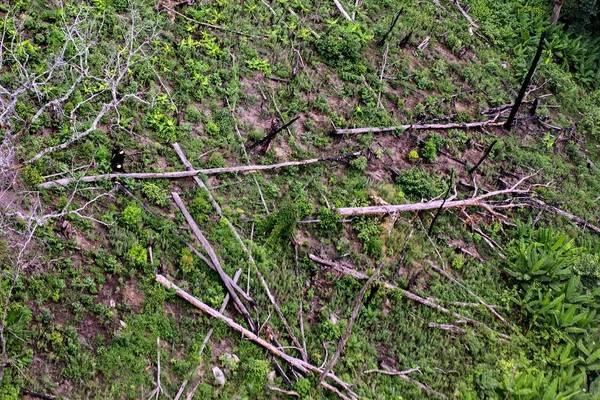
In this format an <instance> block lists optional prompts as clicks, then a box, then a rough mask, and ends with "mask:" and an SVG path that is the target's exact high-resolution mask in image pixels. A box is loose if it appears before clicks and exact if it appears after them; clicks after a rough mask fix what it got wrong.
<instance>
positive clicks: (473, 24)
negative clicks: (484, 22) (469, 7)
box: [449, 0, 480, 29]
mask: <svg viewBox="0 0 600 400" xmlns="http://www.w3.org/2000/svg"><path fill="white" fill-rule="evenodd" d="M449 1H450V3H453V4H454V5H455V6H456V8H457V9H458V11H459V12H460V13H461V14H462V15H463V17H465V19H466V20H467V21H468V22H469V24H470V25H471V26H472V27H473V28H475V29H479V28H480V26H479V25H477V24H476V23H475V21H473V18H471V16H470V15H469V14H467V12H466V11H465V9H464V8H462V6H461V5H460V2H459V1H458V0H449Z"/></svg>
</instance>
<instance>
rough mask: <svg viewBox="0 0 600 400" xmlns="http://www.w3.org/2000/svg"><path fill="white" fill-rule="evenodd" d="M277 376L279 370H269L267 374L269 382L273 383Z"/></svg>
mask: <svg viewBox="0 0 600 400" xmlns="http://www.w3.org/2000/svg"><path fill="white" fill-rule="evenodd" d="M276 377H277V372H275V371H271V372H269V374H268V375H267V379H268V380H269V382H271V383H273V382H275V378H276Z"/></svg>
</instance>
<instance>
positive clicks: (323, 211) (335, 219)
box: [319, 207, 342, 233]
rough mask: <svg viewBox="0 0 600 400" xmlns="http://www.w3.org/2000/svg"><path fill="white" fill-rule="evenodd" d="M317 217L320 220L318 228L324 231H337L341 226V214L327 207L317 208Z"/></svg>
mask: <svg viewBox="0 0 600 400" xmlns="http://www.w3.org/2000/svg"><path fill="white" fill-rule="evenodd" d="M319 219H320V220H321V222H319V228H320V229H321V231H323V232H324V233H334V232H339V231H340V229H341V228H342V225H341V221H342V217H341V215H340V214H338V213H336V212H335V211H333V210H331V209H329V208H327V207H321V208H319Z"/></svg>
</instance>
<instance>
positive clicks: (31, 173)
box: [20, 165, 44, 186]
mask: <svg viewBox="0 0 600 400" xmlns="http://www.w3.org/2000/svg"><path fill="white" fill-rule="evenodd" d="M20 175H21V179H23V182H25V183H26V184H27V185H30V186H37V185H39V184H40V183H42V182H44V177H43V176H42V174H41V173H40V171H39V170H38V169H37V168H35V167H33V166H31V165H28V166H26V167H25V168H23V169H22V170H21V171H20Z"/></svg>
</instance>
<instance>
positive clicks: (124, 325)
mask: <svg viewBox="0 0 600 400" xmlns="http://www.w3.org/2000/svg"><path fill="white" fill-rule="evenodd" d="M119 323H120V324H121V326H122V327H123V328H127V324H126V323H125V321H123V320H120V321H119Z"/></svg>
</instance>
